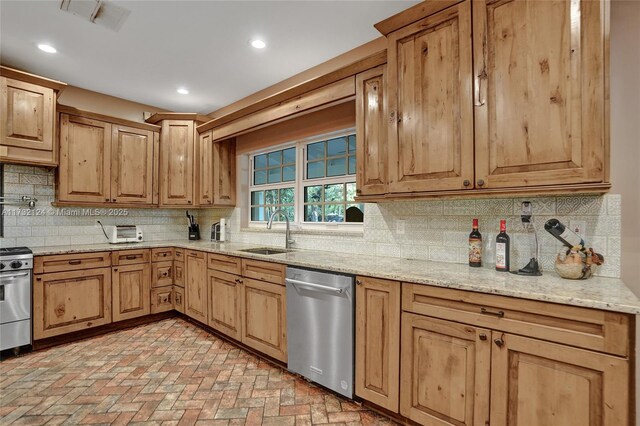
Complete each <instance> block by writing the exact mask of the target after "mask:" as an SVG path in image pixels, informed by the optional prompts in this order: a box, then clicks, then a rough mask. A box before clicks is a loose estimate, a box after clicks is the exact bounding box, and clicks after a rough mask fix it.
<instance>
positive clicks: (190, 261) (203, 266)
mask: <svg viewBox="0 0 640 426" xmlns="http://www.w3.org/2000/svg"><path fill="white" fill-rule="evenodd" d="M185 268H186V280H185V289H184V290H185V314H187V315H188V316H190V317H191V318H193V319H195V320H198V321H200V322H201V323H204V324H206V323H207V318H208V317H207V312H208V311H207V304H208V302H209V298H208V296H207V288H208V285H207V256H206V253H204V252H199V251H193V250H187V252H186V260H185Z"/></svg>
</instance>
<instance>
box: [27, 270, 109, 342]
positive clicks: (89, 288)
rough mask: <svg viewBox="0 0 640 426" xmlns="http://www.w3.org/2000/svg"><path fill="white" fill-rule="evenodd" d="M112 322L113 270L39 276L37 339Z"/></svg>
mask: <svg viewBox="0 0 640 426" xmlns="http://www.w3.org/2000/svg"><path fill="white" fill-rule="evenodd" d="M110 322H111V268H97V269H85V270H79V271H69V272H56V273H50V274H41V275H36V277H35V280H34V288H33V339H34V340H38V339H44V338H47V337H52V336H58V335H60V334H65V333H71V332H73V331H80V330H85V329H87V328H92V327H97V326H100V325H104V324H109V323H110Z"/></svg>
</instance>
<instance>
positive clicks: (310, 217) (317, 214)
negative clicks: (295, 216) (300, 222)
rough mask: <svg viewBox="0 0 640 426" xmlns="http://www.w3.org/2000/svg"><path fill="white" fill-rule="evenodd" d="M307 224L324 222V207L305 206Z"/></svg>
mask: <svg viewBox="0 0 640 426" xmlns="http://www.w3.org/2000/svg"><path fill="white" fill-rule="evenodd" d="M304 221H305V222H322V205H312V206H304Z"/></svg>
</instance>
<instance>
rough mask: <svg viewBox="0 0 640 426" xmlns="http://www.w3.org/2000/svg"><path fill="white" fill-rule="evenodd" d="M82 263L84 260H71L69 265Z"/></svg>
mask: <svg viewBox="0 0 640 426" xmlns="http://www.w3.org/2000/svg"><path fill="white" fill-rule="evenodd" d="M81 263H82V260H70V261H69V265H79V264H81Z"/></svg>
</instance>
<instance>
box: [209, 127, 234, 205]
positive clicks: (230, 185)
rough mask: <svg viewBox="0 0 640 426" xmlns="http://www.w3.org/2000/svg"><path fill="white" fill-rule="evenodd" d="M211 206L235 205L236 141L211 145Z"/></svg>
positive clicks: (231, 140)
mask: <svg viewBox="0 0 640 426" xmlns="http://www.w3.org/2000/svg"><path fill="white" fill-rule="evenodd" d="M213 204H215V205H218V206H235V205H236V141H235V139H228V140H225V141H221V142H216V143H214V144H213Z"/></svg>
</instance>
